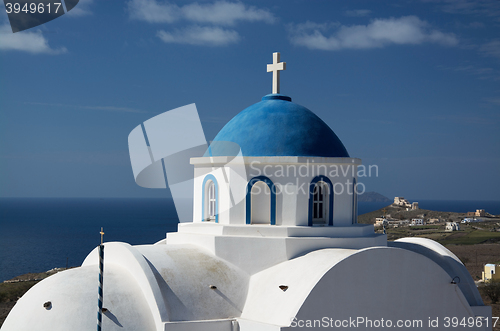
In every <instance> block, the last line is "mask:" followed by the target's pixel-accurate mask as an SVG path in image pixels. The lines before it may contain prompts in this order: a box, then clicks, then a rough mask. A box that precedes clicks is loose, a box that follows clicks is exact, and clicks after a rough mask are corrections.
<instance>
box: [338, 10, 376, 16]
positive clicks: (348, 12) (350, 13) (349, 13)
mask: <svg viewBox="0 0 500 331" xmlns="http://www.w3.org/2000/svg"><path fill="white" fill-rule="evenodd" d="M371 12H372V11H371V10H369V9H355V10H346V11H345V12H344V15H345V16H348V17H363V16H368V15H370V14H371Z"/></svg>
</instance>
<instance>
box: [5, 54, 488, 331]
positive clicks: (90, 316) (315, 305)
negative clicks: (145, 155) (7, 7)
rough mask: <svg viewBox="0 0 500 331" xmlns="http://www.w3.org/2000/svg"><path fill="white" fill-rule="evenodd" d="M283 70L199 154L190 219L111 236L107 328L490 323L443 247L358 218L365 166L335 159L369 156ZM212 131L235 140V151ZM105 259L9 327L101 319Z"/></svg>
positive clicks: (40, 292) (202, 330)
mask: <svg viewBox="0 0 500 331" xmlns="http://www.w3.org/2000/svg"><path fill="white" fill-rule="evenodd" d="M284 69H285V64H284V63H283V62H280V59H279V53H275V54H274V61H273V64H270V65H268V71H272V72H273V91H272V92H273V93H272V94H269V95H266V96H264V97H263V98H262V100H261V101H260V102H257V103H256V104H254V105H252V106H250V107H248V108H246V109H245V110H243V111H242V112H240V113H239V114H238V115H236V116H235V117H234V118H233V119H232V120H231V121H229V122H228V123H227V124H226V125H225V126H224V127H223V128H222V130H221V131H220V132H219V133H218V135H217V136H216V137H215V139H214V142H212V144H211V146H210V147H209V149H208V150H207V152H206V153H205V154H204V156H202V157H195V158H191V160H190V163H191V165H192V166H193V167H194V177H193V178H194V181H193V182H192V183H193V185H194V188H193V192H194V196H193V198H192V201H193V203H192V215H191V219H192V221H191V222H187V223H180V224H179V227H178V231H177V232H173V233H168V234H167V236H166V239H165V240H162V241H160V242H158V243H156V244H151V245H139V246H131V245H129V244H126V243H121V242H110V243H105V257H104V308H105V309H103V310H102V313H103V320H102V329H103V330H105V331H108V330H109V331H111V330H114V331H118V330H137V331H181V330H182V331H198V330H199V331H216V330H217V331H238V330H240V331H250V330H252V331H278V330H293V329H303V330H320V329H324V328H338V329H344V328H345V329H347V328H358V329H367V330H368V329H373V328H377V329H387V328H404V329H415V330H417V329H418V330H436V329H437V330H442V329H448V328H452V329H453V330H491V329H492V327H491V322H492V320H491V307H489V306H485V305H484V304H483V301H482V299H481V296H480V295H479V292H478V290H477V288H476V286H475V284H474V281H473V279H472V277H471V276H470V274H469V273H468V271H467V269H466V268H465V266H464V265H463V264H462V263H461V262H460V260H459V259H458V258H457V257H456V256H455V255H454V254H453V253H451V252H450V251H449V250H448V249H446V248H445V247H443V246H441V245H440V244H438V243H437V242H435V241H432V240H429V239H423V238H404V239H399V240H396V241H394V242H388V241H387V237H386V235H384V234H376V233H375V232H374V227H373V225H368V224H358V223H357V200H356V190H355V188H356V183H357V171H346V172H343V171H340V170H339V172H340V173H341V175H340V176H338V175H337V174H338V172H335V171H334V170H338V169H349V167H350V168H353V169H357V166H358V165H360V164H361V160H360V159H357V158H352V157H350V156H349V154H348V152H347V150H346V148H345V147H344V145H343V143H342V142H341V141H340V139H339V138H338V137H337V136H336V134H335V133H334V132H333V131H332V130H331V129H330V127H329V126H328V125H327V124H326V123H325V122H323V121H322V120H321V119H320V118H319V117H317V116H316V115H315V114H314V113H312V112H311V111H310V110H308V109H307V108H305V107H303V106H300V105H298V104H296V103H293V102H292V99H291V98H290V97H288V96H285V95H282V94H280V93H279V92H280V91H279V71H280V70H284ZM217 142H229V143H234V144H235V146H238V147H239V149H240V151H241V155H242V157H241V158H239V162H231V160H232V159H233V158H234V155H235V153H234V151H231V148H229V147H228V146H229V145H227V144H224V143H221V144H218V143H217ZM242 166H243V168H244V169H245V172H244V173H245V176H246V177H245V178H242V177H241V176H237V175H236V173H239V174H241V171H239V170H238V169H241V167H242ZM186 167H187V165H186ZM234 196H239V197H242V198H241V199H238V201H231V200H232V199H233V197H234ZM98 264H99V257H98V251H97V249H96V250H94V251H92V252H91V253H90V254H89V255H88V256H87V258H86V259H85V261H84V262H83V264H82V266H81V267H79V268H75V269H70V270H66V271H63V272H60V273H58V274H56V275H53V276H51V277H49V278H47V279H45V280H43V281H41V282H40V283H38V284H37V285H35V286H34V287H33V288H31V289H30V290H29V291H28V292H27V293H26V294H25V295H24V296H23V297H22V298H20V299H19V301H18V302H17V303H16V305H15V307H14V308H13V310H12V311H11V313H10V314H9V316H8V317H7V319H6V321H5V323H4V324H3V326H2V329H1V331H24V330H26V331H28V330H29V331H32V330H37V331H49V330H50V331H58V330H61V331H62V330H64V331H68V330H70V331H80V330H82V331H83V330H86V331H88V330H95V329H96V323H97V322H96V314H97V277H98V273H99V269H98ZM456 321H458V322H459V323H460V322H462V323H461V324H456V325H455V322H456ZM463 321H466V322H465V324H464V323H463ZM471 323H472V324H471Z"/></svg>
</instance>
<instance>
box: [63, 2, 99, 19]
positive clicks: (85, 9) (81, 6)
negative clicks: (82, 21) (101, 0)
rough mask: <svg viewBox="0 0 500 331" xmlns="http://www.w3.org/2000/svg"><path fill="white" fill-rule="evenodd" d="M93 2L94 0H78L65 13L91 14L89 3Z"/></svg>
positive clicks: (70, 14)
mask: <svg viewBox="0 0 500 331" xmlns="http://www.w3.org/2000/svg"><path fill="white" fill-rule="evenodd" d="M92 2H94V0H80V1H78V4H77V5H76V6H75V7H74V8H73V9H71V10H70V11H69V12H68V13H67V14H68V16H70V17H71V16H73V17H77V16H87V15H92V12H91V11H90V8H89V7H90V5H91V4H92Z"/></svg>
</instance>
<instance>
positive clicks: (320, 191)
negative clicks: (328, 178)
mask: <svg viewBox="0 0 500 331" xmlns="http://www.w3.org/2000/svg"><path fill="white" fill-rule="evenodd" d="M327 201H328V187H327V185H326V183H325V182H317V183H316V185H314V190H313V225H315V224H317V225H326V224H327V223H328V219H327V214H328V204H327Z"/></svg>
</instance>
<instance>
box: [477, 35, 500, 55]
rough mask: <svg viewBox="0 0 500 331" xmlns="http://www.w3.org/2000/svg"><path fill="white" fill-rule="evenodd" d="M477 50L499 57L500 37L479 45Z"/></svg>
mask: <svg viewBox="0 0 500 331" xmlns="http://www.w3.org/2000/svg"><path fill="white" fill-rule="evenodd" d="M479 51H480V52H481V53H483V54H484V55H486V56H493V57H498V58H500V39H496V40H493V41H491V42H489V43H487V44H484V45H482V46H481V47H479Z"/></svg>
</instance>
